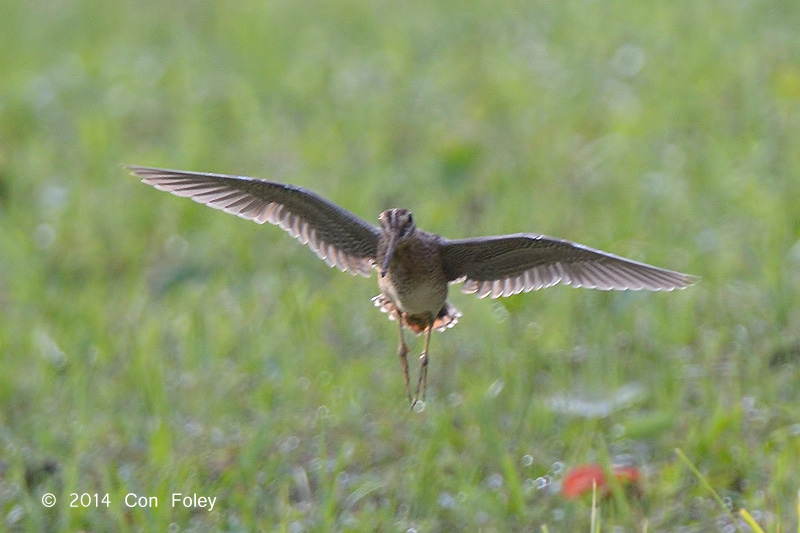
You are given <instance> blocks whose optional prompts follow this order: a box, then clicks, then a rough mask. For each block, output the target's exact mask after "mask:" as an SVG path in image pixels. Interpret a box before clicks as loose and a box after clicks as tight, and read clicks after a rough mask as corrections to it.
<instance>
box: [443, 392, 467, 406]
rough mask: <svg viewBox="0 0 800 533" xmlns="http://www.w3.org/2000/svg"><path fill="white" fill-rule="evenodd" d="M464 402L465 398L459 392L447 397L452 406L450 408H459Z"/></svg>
mask: <svg viewBox="0 0 800 533" xmlns="http://www.w3.org/2000/svg"><path fill="white" fill-rule="evenodd" d="M462 401H463V397H462V396H461V395H460V394H459V393H457V392H451V393H450V394H448V395H447V402H448V403H449V404H450V407H457V406H459V405H461V402H462Z"/></svg>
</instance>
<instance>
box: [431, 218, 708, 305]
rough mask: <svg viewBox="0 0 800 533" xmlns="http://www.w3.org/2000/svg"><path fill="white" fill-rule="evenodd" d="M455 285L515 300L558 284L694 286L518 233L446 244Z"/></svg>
mask: <svg viewBox="0 0 800 533" xmlns="http://www.w3.org/2000/svg"><path fill="white" fill-rule="evenodd" d="M442 260H443V262H444V269H445V273H446V274H447V277H448V279H449V281H450V282H451V283H456V282H459V281H464V286H463V288H462V290H463V291H464V292H465V293H473V292H474V293H477V295H478V297H480V298H484V297H486V296H491V297H492V298H497V297H499V296H511V295H512V294H519V293H520V292H528V291H532V290H538V289H543V288H545V287H551V286H553V285H555V284H557V283H564V284H566V285H573V286H575V287H587V288H592V289H602V290H610V289H616V290H640V289H647V290H651V291H671V290H673V289H683V288H684V287H688V286H689V285H692V284H693V283H694V282H695V281H696V279H695V278H694V277H693V276H690V275H688V274H682V273H680V272H675V271H672V270H665V269H663V268H658V267H654V266H651V265H647V264H645V263H640V262H638V261H634V260H632V259H626V258H624V257H620V256H618V255H614V254H610V253H607V252H602V251H600V250H595V249H593V248H589V247H588V246H583V245H582V244H577V243H574V242H570V241H565V240H561V239H554V238H552V237H547V236H544V235H535V234H530V233H517V234H513V235H499V236H496V237H480V238H476V239H459V240H447V239H444V240H443V243H442Z"/></svg>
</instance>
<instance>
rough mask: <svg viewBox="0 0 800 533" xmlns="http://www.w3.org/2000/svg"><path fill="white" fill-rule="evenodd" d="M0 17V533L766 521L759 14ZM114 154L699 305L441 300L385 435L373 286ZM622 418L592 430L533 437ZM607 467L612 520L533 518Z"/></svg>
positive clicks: (798, 220)
mask: <svg viewBox="0 0 800 533" xmlns="http://www.w3.org/2000/svg"><path fill="white" fill-rule="evenodd" d="M0 19H2V20H3V21H4V24H3V26H4V29H3V32H2V33H0V64H2V65H3V67H2V76H1V77H0V520H2V525H0V529H2V528H3V527H6V528H9V529H12V530H21V531H39V530H46V529H49V530H70V531H76V530H92V531H102V530H120V529H128V528H130V529H135V530H162V531H163V530H166V529H170V530H183V529H188V528H194V529H196V530H233V531H239V530H241V531H250V530H265V531H273V530H277V531H328V530H346V531H373V530H378V531H406V530H411V529H414V530H416V531H451V530H465V531H475V530H481V531H542V530H547V531H589V530H590V528H591V527H592V524H594V526H595V527H597V525H598V524H599V528H600V529H602V530H604V531H608V530H611V529H612V528H613V527H614V526H621V527H623V528H624V529H625V530H628V531H643V530H647V531H664V530H676V529H678V528H679V527H681V526H686V527H687V528H689V529H688V530H691V531H699V530H709V529H712V530H713V529H722V528H724V527H725V526H726V525H730V524H738V526H739V527H740V528H741V530H747V528H748V526H747V523H746V521H745V519H744V518H743V517H744V515H740V514H739V509H741V508H744V509H746V510H747V513H746V514H747V516H749V517H751V518H752V520H754V521H755V522H757V523H758V525H759V526H760V527H762V528H763V529H764V530H765V531H768V532H772V531H792V530H795V529H796V528H797V522H798V518H797V494H798V489H800V476H799V475H798V470H797V465H798V464H800V416H798V405H799V404H800V387H798V386H797V384H798V383H799V382H800V312H798V309H799V308H798V303H797V302H798V301H800V275H798V272H800V202H798V198H800V150H798V139H800V67H798V65H800V40H798V39H797V28H798V27H800V7H798V6H797V4H796V3H795V2H788V1H784V2H742V1H735V0H718V1H714V2H688V1H678V2H672V3H665V4H663V5H652V4H647V3H639V4H637V3H632V2H622V1H615V0H610V1H607V2H606V1H604V2H586V1H577V0H566V1H564V2H541V1H534V2H513V1H500V2H482V3H478V2H473V3H468V4H465V3H462V2H419V1H412V2H354V1H352V0H342V1H340V2H305V3H302V5H298V3H294V2H278V1H271V2H265V3H258V2H252V3H249V2H236V3H231V2H228V3H221V4H218V5H217V7H212V5H211V4H207V3H196V2H189V3H180V4H170V3H167V4H164V3H157V2H145V3H144V4H143V3H124V2H97V1H90V0H85V1H76V2H41V1H40V2H3V3H0ZM126 163H135V164H144V165H156V166H166V167H172V168H185V169H194V170H205V171H217V172H226V173H236V174H244V175H252V176H259V177H267V178H272V179H277V180H283V181H287V182H291V183H295V184H299V185H304V186H307V187H310V188H312V189H314V190H316V191H318V192H320V193H321V194H323V195H325V196H327V197H329V198H331V199H333V200H334V201H337V202H338V203H340V204H342V205H344V206H346V207H347V208H348V209H350V210H352V211H354V212H356V213H358V214H360V215H362V216H363V217H364V218H367V219H369V220H372V221H375V220H376V217H377V214H378V213H379V212H380V211H381V210H382V209H385V208H387V207H408V208H410V209H412V210H413V211H414V213H415V217H416V220H417V222H418V224H419V225H420V226H421V227H422V228H423V229H426V230H429V231H434V232H437V233H441V234H443V235H446V236H448V237H453V238H455V237H464V236H469V235H481V234H484V235H485V234H497V233H505V232H516V231H532V232H542V233H546V234H550V235H555V236H559V237H563V238H568V239H572V240H576V241H579V242H582V243H585V244H587V245H590V246H594V247H598V248H601V249H606V250H609V251H613V252H615V253H618V254H622V255H627V256H630V257H634V258H637V259H642V260H646V261H648V262H650V263H654V264H657V265H662V266H665V267H668V268H673V269H677V270H682V271H686V272H691V273H693V274H697V275H699V276H701V277H702V282H701V283H700V284H699V285H697V286H695V287H692V288H691V289H688V290H686V291H681V292H677V293H669V294H639V293H601V292H593V291H583V290H573V289H571V288H566V287H557V288H553V289H549V290H547V291H542V292H539V293H531V294H527V295H520V296H515V297H511V298H507V299H504V300H485V301H481V300H477V299H475V298H474V297H472V296H468V295H462V294H460V293H459V292H458V290H457V289H455V288H454V289H455V290H453V291H452V297H451V300H452V301H453V303H454V304H455V305H456V306H457V307H459V308H460V309H461V310H462V311H463V312H464V317H463V318H462V320H461V323H460V324H459V325H458V326H457V327H456V328H455V329H454V330H451V331H448V332H447V333H446V334H443V335H439V334H437V335H435V336H434V338H433V340H432V343H431V366H430V372H429V395H430V401H429V402H428V404H427V406H426V408H425V410H424V411H423V412H422V413H409V412H408V406H407V404H406V402H405V396H404V391H403V384H402V378H401V375H400V369H399V364H398V362H397V358H396V356H395V349H396V347H395V344H394V343H395V335H396V331H395V325H394V324H393V323H390V322H388V321H387V320H386V318H385V317H384V316H383V315H381V314H380V313H379V312H378V311H377V310H376V309H375V308H373V307H372V304H371V302H370V301H369V298H370V297H371V296H372V295H374V294H375V293H376V292H377V287H376V284H375V280H374V278H373V279H372V280H364V279H361V278H354V277H351V276H348V275H345V274H341V273H339V272H337V271H335V270H331V269H328V268H327V267H326V266H325V265H324V264H323V263H322V262H320V261H319V260H318V259H316V257H314V255H313V254H312V253H310V252H309V251H308V250H306V249H304V248H303V247H302V246H300V245H298V244H297V243H296V242H294V241H293V240H291V239H290V238H288V237H287V236H286V235H284V234H283V232H281V231H280V230H279V229H277V228H274V227H259V226H257V225H255V224H252V223H249V222H247V221H243V220H240V219H237V218H235V217H231V216H227V215H224V214H222V213H220V212H215V211H212V210H210V209H208V208H205V207H202V206H199V205H197V204H194V203H193V202H190V201H187V200H182V199H177V198H174V197H171V196H169V195H166V194H163V193H159V192H157V191H155V190H153V189H152V188H150V187H146V186H144V185H141V184H139V183H137V181H136V180H135V179H133V178H130V177H129V176H127V175H126V173H125V171H124V170H123V165H124V164H126ZM413 348H414V350H417V351H418V350H420V349H421V344H420V343H419V342H417V343H415V344H414V346H413ZM626 390H627V391H631V390H632V391H634V394H631V395H630V396H629V398H628V401H625V402H618V403H616V404H614V405H613V406H612V408H611V409H610V410H609V412H608V413H607V414H606V416H602V417H594V418H593V417H586V416H581V415H580V414H579V413H569V412H564V411H563V410H559V409H556V408H554V406H558V405H563V404H564V401H565V400H583V401H588V402H591V403H593V404H595V405H601V406H602V405H611V404H610V403H609V402H611V400H612V399H613V398H614V397H615V396H616V395H618V393H619V392H620V391H626ZM559 402H560V403H559ZM676 448H680V449H681V450H682V451H683V453H684V454H685V457H686V458H688V460H689V461H691V464H692V465H693V466H694V467H695V468H696V472H693V471H692V470H691V469H689V468H687V466H686V464H685V463H684V462H682V461H681V460H680V459H679V458H678V457H677V456H676V455H675V453H674V450H675V449H676ZM622 459H626V460H629V461H632V462H633V463H634V464H636V465H638V466H639V468H640V469H641V470H642V471H643V473H644V477H645V480H644V482H643V485H642V490H641V493H642V494H641V497H639V498H631V497H627V496H626V495H625V493H624V492H623V491H617V490H615V491H614V496H613V497H612V498H611V499H606V500H602V499H601V500H600V501H599V502H598V504H597V505H596V507H594V508H593V506H592V502H591V499H590V498H589V499H587V500H579V501H573V502H567V501H565V500H564V499H563V498H562V497H561V495H560V494H559V492H558V483H559V480H560V479H561V476H563V473H564V470H565V469H568V468H569V467H571V466H573V465H576V464H580V463H587V462H599V463H601V464H605V465H608V464H611V463H613V462H615V461H619V460H622ZM696 473H699V474H701V476H702V477H698V476H696ZM699 479H700V480H704V483H700V482H699V481H698V480H699ZM542 485H543V486H544V488H537V487H539V486H542ZM706 485H708V486H710V487H712V488H713V492H709V491H708V490H707V487H706ZM46 492H51V493H53V494H54V495H56V497H57V499H58V502H57V504H56V505H55V506H54V507H53V508H51V509H46V508H44V507H43V505H42V504H41V498H42V495H43V494H44V493H46ZM173 492H180V493H183V494H194V493H196V494H198V495H206V496H210V497H216V498H217V500H216V504H215V507H214V510H213V511H212V512H208V511H205V510H189V509H183V508H172V506H171V504H170V495H171V494H172V493H173ZM71 493H79V494H80V493H91V494H94V493H98V494H100V495H101V497H102V495H104V494H109V498H110V505H109V506H108V507H107V508H106V507H105V505H103V506H101V507H99V508H97V507H95V506H94V505H92V506H89V507H87V508H80V507H78V508H70V507H69V502H70V499H71V498H70V494H71ZM129 493H135V494H137V495H140V496H156V497H157V498H158V499H159V506H158V508H151V509H136V508H134V509H131V508H128V507H126V506H125V504H124V500H125V496H126V495H127V494H129ZM712 494H716V495H718V497H719V498H721V500H722V501H723V503H724V504H725V506H727V508H728V509H729V511H727V510H724V509H722V508H721V507H720V505H719V504H718V503H717V501H716V499H715V497H714V496H712ZM593 513H596V516H595V515H593Z"/></svg>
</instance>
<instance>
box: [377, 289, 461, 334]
mask: <svg viewBox="0 0 800 533" xmlns="http://www.w3.org/2000/svg"><path fill="white" fill-rule="evenodd" d="M372 301H373V302H375V307H378V308H380V310H381V311H383V312H384V313H387V314H388V315H389V319H390V320H397V319H398V318H399V319H400V320H401V321H402V324H403V326H404V327H405V328H406V329H408V330H410V331H412V332H414V333H416V334H417V335H422V334H423V333H425V331H426V330H427V329H428V325H429V324H430V322H429V320H428V319H427V318H426V317H419V316H414V315H409V314H408V313H404V312H402V311H399V310H398V309H397V306H395V305H394V302H392V301H391V300H390V299H389V298H387V297H386V296H385V295H383V294H379V295H377V296H376V297H375V298H373V299H372ZM460 317H461V311H459V310H458V309H456V308H455V306H453V305H451V304H450V302H445V303H444V307H442V309H441V310H440V311H439V314H438V315H436V318H435V319H434V321H433V329H435V330H436V331H444V330H446V329H447V328H452V327H453V326H455V325H456V323H458V319H459V318H460Z"/></svg>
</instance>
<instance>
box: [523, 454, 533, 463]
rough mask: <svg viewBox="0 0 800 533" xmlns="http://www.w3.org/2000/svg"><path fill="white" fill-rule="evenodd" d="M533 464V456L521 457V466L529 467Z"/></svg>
mask: <svg viewBox="0 0 800 533" xmlns="http://www.w3.org/2000/svg"><path fill="white" fill-rule="evenodd" d="M532 464H533V456H532V455H523V456H522V466H531V465H532Z"/></svg>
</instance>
